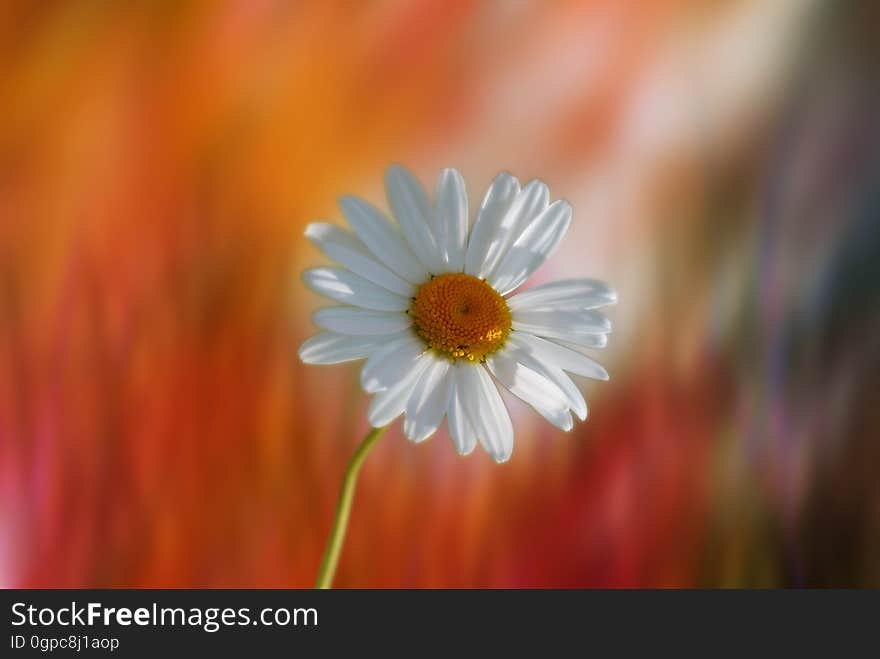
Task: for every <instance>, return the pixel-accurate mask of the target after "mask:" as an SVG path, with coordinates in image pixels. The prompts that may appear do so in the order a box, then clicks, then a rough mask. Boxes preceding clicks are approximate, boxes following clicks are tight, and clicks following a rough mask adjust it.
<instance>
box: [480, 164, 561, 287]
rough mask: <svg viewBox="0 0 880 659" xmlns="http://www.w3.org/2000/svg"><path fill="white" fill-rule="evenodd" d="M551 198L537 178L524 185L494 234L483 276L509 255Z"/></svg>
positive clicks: (489, 275) (545, 187)
mask: <svg viewBox="0 0 880 659" xmlns="http://www.w3.org/2000/svg"><path fill="white" fill-rule="evenodd" d="M549 199H550V191H549V189H548V188H547V186H546V185H544V183H543V182H541V181H539V180H537V179H535V180H533V181H530V182H529V183H528V184H527V185H526V187H524V188H523V189H522V190H521V191H520V193H519V194H518V195H516V199H514V200H513V203H512V204H511V205H510V208H509V209H508V210H507V212H506V213H505V214H504V217H502V218H501V221H500V222H499V223H498V226H497V227H496V228H495V231H494V233H493V236H492V240H491V243H490V244H489V247H488V249H487V250H486V258H485V260H484V261H483V267H482V268H481V271H482V272H483V275H482V276H483V277H485V278H486V279H489V278H491V277H492V275H493V274H494V272H495V268H497V267H498V264H499V263H501V261H502V260H503V259H504V257H505V256H507V251H508V250H509V249H510V247H511V246H512V245H513V244H514V243H515V242H516V240H517V238H519V236H520V234H521V233H522V232H523V230H524V229H525V228H526V227H527V226H528V225H529V223H530V222H531V221H532V220H533V219H534V218H535V217H537V216H538V215H540V214H541V213H543V212H544V209H545V208H547V203H548V200H549Z"/></svg>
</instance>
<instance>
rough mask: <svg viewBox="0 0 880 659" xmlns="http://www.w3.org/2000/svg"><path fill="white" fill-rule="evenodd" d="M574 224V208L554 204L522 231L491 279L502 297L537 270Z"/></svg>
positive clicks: (565, 204) (561, 201) (563, 203)
mask: <svg viewBox="0 0 880 659" xmlns="http://www.w3.org/2000/svg"><path fill="white" fill-rule="evenodd" d="M569 225H571V206H570V205H569V203H568V202H567V201H563V200H561V199H560V200H559V201H555V202H553V203H552V204H551V205H550V206H549V207H548V208H547V209H546V210H545V211H544V212H543V213H541V214H540V215H539V216H538V217H537V218H535V219H534V220H533V221H532V222H531V224H529V225H528V226H527V227H526V228H525V229H524V230H523V232H522V234H521V235H520V237H519V238H517V240H516V242H515V243H514V244H513V246H512V247H511V248H510V251H508V252H507V255H506V256H505V257H504V259H503V260H502V261H501V263H499V264H498V267H497V268H496V269H495V272H494V273H492V276H491V277H490V278H489V280H488V281H489V284H491V285H492V287H493V288H495V290H497V291H498V292H499V293H501V295H507V294H508V293H509V292H510V291H512V290H514V289H515V288H516V287H517V286H519V285H520V284H522V283H523V282H524V281H525V280H526V278H528V276H529V275H531V274H532V273H533V272H534V271H535V270H537V269H538V268H539V267H540V266H541V265H542V264H543V263H544V261H545V260H546V259H547V257H548V256H550V254H552V253H553V251H554V250H555V249H556V248H557V247H558V246H559V242H560V241H561V240H562V238H563V236H565V233H566V231H568V227H569Z"/></svg>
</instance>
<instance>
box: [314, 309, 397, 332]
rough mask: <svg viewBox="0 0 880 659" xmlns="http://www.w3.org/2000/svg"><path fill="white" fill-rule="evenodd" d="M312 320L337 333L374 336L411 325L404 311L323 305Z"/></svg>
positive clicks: (319, 325)
mask: <svg viewBox="0 0 880 659" xmlns="http://www.w3.org/2000/svg"><path fill="white" fill-rule="evenodd" d="M312 322H313V323H315V325H317V326H318V327H323V328H324V329H328V330H330V331H332V332H338V333H339V334H348V335H349V336H376V335H380V334H395V333H397V332H399V331H401V330H403V329H406V328H407V327H409V326H410V325H412V318H410V317H409V316H408V315H407V314H405V313H394V312H392V311H372V310H369V309H358V308H356V307H324V308H323V309H318V310H317V311H315V313H313V314H312Z"/></svg>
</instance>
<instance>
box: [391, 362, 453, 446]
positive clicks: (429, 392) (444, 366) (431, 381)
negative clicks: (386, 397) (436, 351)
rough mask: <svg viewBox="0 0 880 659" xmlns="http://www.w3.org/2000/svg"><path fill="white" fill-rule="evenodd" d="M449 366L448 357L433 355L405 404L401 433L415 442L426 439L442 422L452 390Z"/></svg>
mask: <svg viewBox="0 0 880 659" xmlns="http://www.w3.org/2000/svg"><path fill="white" fill-rule="evenodd" d="M450 366H451V364H450V362H449V360H448V359H444V358H442V357H437V356H434V361H433V363H431V364H430V365H429V366H428V367H427V368H426V369H425V371H424V373H422V375H421V377H420V378H419V381H418V383H417V384H416V387H415V389H413V392H412V396H410V397H409V400H408V401H407V403H406V419H405V420H404V422H403V434H404V435H406V436H407V437H408V438H409V439H411V440H412V441H414V442H423V441H425V440H426V439H428V437H430V436H431V435H433V434H434V433H435V432H437V428H439V427H440V424H441V423H443V416H444V415H445V414H446V408H447V407H448V406H449V396H450V394H451V393H452V378H451V377H450Z"/></svg>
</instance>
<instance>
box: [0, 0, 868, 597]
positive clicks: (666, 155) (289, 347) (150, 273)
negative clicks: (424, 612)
mask: <svg viewBox="0 0 880 659" xmlns="http://www.w3.org/2000/svg"><path fill="white" fill-rule="evenodd" d="M878 10H880V6H878V4H877V3H876V2H871V0H865V1H864V2H850V1H844V0H825V1H821V0H643V1H641V2H623V1H618V0H588V1H585V2H556V3H549V2H512V1H511V2H445V1H440V0H433V1H425V2H393V1H385V2H370V3H367V2H363V3H356V2H296V3H294V2H273V1H270V0H230V1H224V2H110V1H107V2H100V1H97V0H84V1H81V2H28V1H22V2H9V1H7V2H4V3H2V5H0V585H2V586H6V587H15V586H31V587H80V586H95V587H97V586H157V587H160V586H165V587H196V586H206V587H214V586H218V587H219V586H228V587H264V586H276V587H309V586H311V584H312V582H313V579H314V576H315V573H316V570H317V567H318V563H319V560H320V555H321V551H322V548H323V543H324V541H325V538H326V534H327V532H328V530H329V527H330V523H331V518H332V514H333V508H334V505H335V499H336V495H337V491H338V486H339V484H340V479H341V475H342V472H343V469H344V467H345V464H346V462H347V460H348V458H349V456H350V454H351V452H352V451H353V449H354V448H355V446H356V444H357V442H358V441H359V440H360V438H361V437H362V435H363V433H364V432H365V430H366V422H365V410H366V406H367V402H368V401H367V397H366V396H365V395H364V394H363V393H362V392H361V391H359V387H358V382H357V375H358V367H357V365H353V364H349V365H344V366H340V367H308V366H304V365H302V364H300V363H299V362H298V359H297V356H296V350H297V347H298V345H299V344H300V343H301V342H302V341H303V340H304V339H305V338H306V337H308V336H309V335H310V334H312V333H313V331H314V330H313V328H312V327H311V324H310V321H309V315H310V313H311V311H312V310H313V309H315V308H316V307H317V306H319V305H320V304H321V302H320V300H319V299H318V298H317V297H316V296H314V295H312V294H311V293H309V292H308V291H307V290H306V289H305V287H304V286H303V285H302V284H301V282H300V279H299V273H300V271H301V270H302V269H303V268H305V267H309V266H313V265H317V264H320V263H322V262H324V258H323V257H322V256H321V255H320V254H319V253H318V252H317V251H316V250H315V249H314V248H312V247H311V245H309V244H308V243H307V241H306V240H305V239H304V238H303V235H302V232H303V228H304V226H305V224H306V223H308V222H309V221H312V220H315V219H329V220H334V221H339V220H340V219H341V214H340V212H339V210H338V208H337V207H336V205H335V200H336V197H337V196H338V195H341V194H344V193H354V194H358V195H361V196H363V197H366V198H367V199H369V200H370V201H372V202H374V203H376V204H378V205H380V206H385V200H384V196H383V190H382V175H383V171H384V169H385V167H386V166H387V165H388V164H389V163H391V162H402V163H404V164H406V165H407V166H408V167H410V168H411V169H412V170H413V171H414V172H415V173H416V174H417V175H418V176H419V177H420V178H421V179H422V180H423V181H424V182H425V183H426V185H428V186H431V187H433V184H434V181H435V180H436V176H437V174H438V172H439V170H440V169H441V168H442V167H446V166H455V167H457V168H459V169H460V170H461V171H462V172H463V174H464V176H465V178H466V180H467V182H468V184H469V191H470V196H471V203H472V207H473V205H475V204H476V203H478V201H479V199H480V198H481V196H482V193H483V190H484V189H485V187H486V185H487V184H488V183H489V182H490V180H491V179H492V178H493V177H494V175H495V174H496V173H497V172H498V171H499V170H501V169H507V170H510V171H511V172H513V173H514V174H515V175H517V176H519V177H520V178H521V179H524V180H525V179H529V178H532V177H536V176H537V177H540V178H543V179H544V180H545V181H547V182H548V184H549V185H550V188H551V194H552V195H553V196H554V197H564V198H566V199H568V200H570V201H571V202H572V204H573V206H574V208H575V217H574V223H573V225H572V229H571V231H570V234H569V239H568V240H567V241H566V243H565V244H564V245H563V247H562V248H561V249H560V251H559V252H558V253H557V255H556V257H555V258H553V259H552V260H551V262H550V263H548V264H546V265H545V266H544V267H543V268H542V269H541V270H540V271H539V273H538V275H537V277H536V279H535V281H542V280H546V279H550V278H555V277H567V276H593V277H600V278H603V279H605V280H607V281H609V282H611V283H612V284H613V285H614V286H615V287H616V288H617V289H618V291H619V297H620V303H619V305H618V306H616V307H614V308H612V310H611V316H612V318H613V321H614V323H615V332H614V334H613V335H612V336H611V341H610V344H609V347H608V349H606V350H605V351H604V352H603V353H600V354H598V355H597V358H599V360H600V361H602V362H603V363H604V364H605V365H606V366H607V367H608V369H609V371H610V372H611V374H612V380H611V382H609V383H597V382H589V381H584V382H583V388H584V391H585V392H586V394H587V397H588V401H589V402H590V405H591V413H590V418H589V419H588V420H587V421H586V422H585V423H583V424H579V425H577V426H576V428H575V430H574V431H573V432H572V433H570V434H565V433H561V432H559V431H557V430H555V429H553V428H551V427H549V426H548V425H547V424H546V423H545V422H544V421H543V420H541V419H540V418H539V417H538V416H537V415H535V414H534V413H532V412H531V411H530V410H529V409H527V408H523V407H521V406H517V405H515V404H512V405H511V410H512V413H513V414H514V416H515V423H516V428H517V437H516V448H515V451H514V455H513V459H512V460H511V461H510V462H509V463H507V464H505V465H501V466H498V465H495V464H494V463H492V462H491V460H490V459H489V458H488V457H487V456H486V455H485V454H484V453H482V452H481V451H479V450H478V451H477V452H475V453H474V454H473V455H472V456H471V457H469V458H467V459H462V458H459V457H458V456H457V455H456V454H455V452H454V450H453V447H452V444H451V442H450V441H449V440H448V437H447V436H446V434H445V430H444V431H443V432H442V433H441V434H440V435H438V436H435V437H434V438H433V439H432V440H430V441H429V442H427V443H425V444H424V445H418V446H416V445H413V444H411V443H409V442H407V441H406V440H405V439H403V438H402V436H401V435H400V432H399V430H398V429H397V428H395V429H394V430H393V431H392V432H390V433H389V435H388V436H387V437H386V438H384V439H383V440H382V442H381V443H380V445H379V446H378V447H377V449H376V450H375V452H374V453H373V454H372V455H371V456H370V459H369V460H368V462H367V465H366V467H365V470H364V473H363V475H362V479H361V483H360V489H359V492H358V498H357V500H356V503H355V508H354V511H353V520H352V525H351V528H350V533H349V538H348V543H347V545H346V548H345V551H344V553H343V556H342V561H341V565H340V571H339V573H338V578H337V585H338V586H340V587H446V586H449V587H531V586H562V587H575V586H603V587H628V586H644V587H680V586H724V587H751V586H875V587H877V586H880V478H878V476H880V121H878V117H880V94H878V84H877V82H878V70H877V63H878V62H880V48H878V44H880V40H878V39H877V34H876V28H877V26H878V25H880V11H878Z"/></svg>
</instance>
